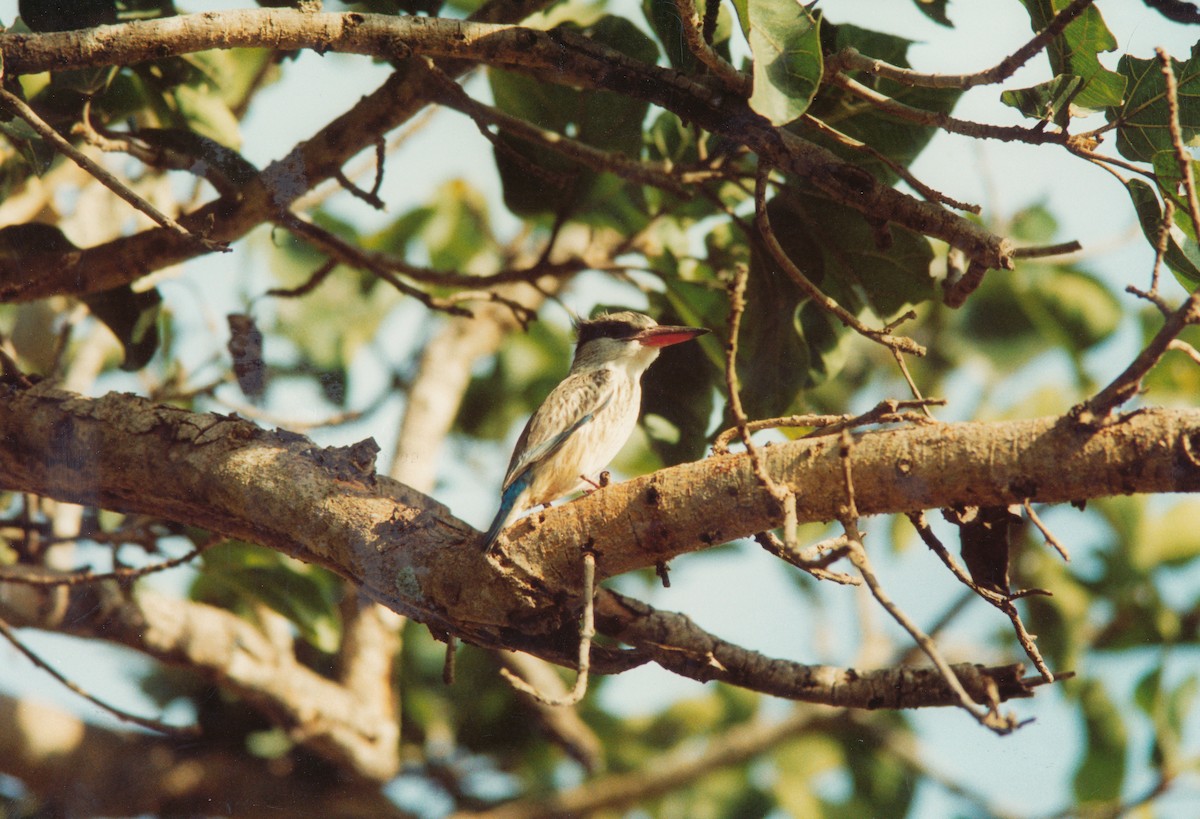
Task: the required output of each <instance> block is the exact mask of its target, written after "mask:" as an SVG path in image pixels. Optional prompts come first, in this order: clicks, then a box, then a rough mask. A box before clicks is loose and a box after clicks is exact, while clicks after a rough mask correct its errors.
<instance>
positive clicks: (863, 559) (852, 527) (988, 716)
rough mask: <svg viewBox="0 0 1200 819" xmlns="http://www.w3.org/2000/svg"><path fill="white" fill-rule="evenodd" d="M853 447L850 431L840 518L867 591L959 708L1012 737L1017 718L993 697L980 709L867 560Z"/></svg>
mask: <svg viewBox="0 0 1200 819" xmlns="http://www.w3.org/2000/svg"><path fill="white" fill-rule="evenodd" d="M853 447H854V439H853V438H852V437H851V435H850V431H849V430H842V438H841V450H840V454H841V459H842V480H843V481H844V482H845V486H846V504H845V507H844V508H843V510H842V511H843V513H842V514H841V515H839V522H840V523H841V524H842V528H843V529H845V531H846V539H847V543H848V544H849V547H850V554H849V557H850V562H851V563H853V564H854V567H855V568H856V569H858V572H859V574H861V575H862V578H863V581H864V582H865V583H866V584H867V588H869V589H870V590H871V595H872V596H873V597H874V598H875V600H876V601H877V602H878V603H879V605H880V606H882V607H883V609H884V611H886V612H887V613H888V614H889V615H891V617H892V619H893V620H895V621H896V622H897V623H899V624H900V627H901V628H903V629H904V630H905V631H907V632H908V634H909V636H910V637H912V639H913V642H915V643H916V644H917V645H918V646H920V647H921V650H922V651H924V652H925V656H927V657H929V659H930V661H931V662H932V663H933V665H934V667H935V668H937V670H938V672H939V673H940V674H941V675H942V678H943V679H944V680H945V681H946V685H947V686H948V687H949V688H950V690H951V691H952V692H953V693H954V695H955V697H957V699H958V705H959V706H960V707H961V708H962V709H963V710H965V711H966V712H967V713H969V714H970V715H971V716H973V717H975V719H976V720H977V721H978V722H979V724H980V725H983V726H984V727H986V728H990V729H991V730H992V731H995V732H996V733H998V734H1008V733H1011V732H1012V731H1013V730H1014V729H1015V728H1017V727H1018V723H1017V720H1016V718H1015V717H1014V716H1012V715H1011V714H1010V715H1003V714H1001V713H1000V711H999V700H998V699H997V698H994V697H993V698H992V701H991V702H989V703H988V704H987V705H986V706H980V705H979V704H977V703H976V702H975V701H974V700H973V699H971V696H970V695H969V694H968V693H967V691H966V689H965V688H963V686H962V682H961V681H959V679H958V675H957V674H955V673H954V669H953V668H951V667H950V664H949V663H947V662H946V661H945V659H943V658H942V654H941V652H940V651H939V650H938V647H937V645H936V644H935V643H934V642H933V640H932V639H931V638H930V637H929V636H928V635H927V634H925V632H923V631H921V628H920V626H918V625H917V624H916V623H915V622H914V621H913V620H912V619H911V618H910V617H909V616H908V615H907V614H905V613H904V611H903V610H902V609H901V608H900V607H899V606H897V605H896V603H895V602H894V601H893V600H892V599H891V597H889V596H888V594H887V592H885V591H884V589H883V586H882V584H881V583H880V582H879V578H878V577H877V576H876V575H875V570H874V569H873V568H872V566H871V560H870V558H869V557H868V556H867V550H866V547H864V546H863V542H862V534H861V533H860V532H859V530H858V517H859V516H858V502H857V500H855V495H854V473H853V470H852V468H851V464H850V456H851V453H852V451H853Z"/></svg>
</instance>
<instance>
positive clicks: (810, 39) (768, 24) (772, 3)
mask: <svg viewBox="0 0 1200 819" xmlns="http://www.w3.org/2000/svg"><path fill="white" fill-rule="evenodd" d="M747 14H748V22H749V26H750V51H751V53H753V55H754V93H753V94H752V95H751V96H750V107H751V108H753V109H754V110H755V111H757V112H758V113H760V114H762V115H763V116H764V117H766V118H767V119H769V120H770V121H771V124H773V125H786V124H787V123H789V122H791V121H792V120H794V119H796V118H798V117H799V116H800V115H801V114H803V113H804V112H805V111H806V110H808V106H809V104H810V103H811V102H812V99H813V96H814V95H815V94H816V93H817V88H818V87H820V84H821V75H822V73H823V72H824V68H825V65H824V59H823V57H822V54H821V32H820V25H819V22H818V21H817V19H816V18H814V17H813V16H812V15H811V14H809V13H808V9H806V8H805V7H804V6H803V5H801V4H800V3H798V2H796V0H749V4H748V8H747Z"/></svg>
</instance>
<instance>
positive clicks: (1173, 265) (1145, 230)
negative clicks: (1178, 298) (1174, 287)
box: [1125, 178, 1200, 290]
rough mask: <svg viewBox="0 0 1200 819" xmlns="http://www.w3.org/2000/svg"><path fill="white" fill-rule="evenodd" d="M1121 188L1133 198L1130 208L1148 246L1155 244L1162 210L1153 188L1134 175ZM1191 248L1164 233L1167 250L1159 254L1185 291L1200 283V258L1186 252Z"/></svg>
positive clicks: (1191, 248)
mask: <svg viewBox="0 0 1200 819" xmlns="http://www.w3.org/2000/svg"><path fill="white" fill-rule="evenodd" d="M1125 190H1127V191H1128V192H1129V198H1130V199H1131V200H1133V209H1134V211H1135V212H1136V213H1137V218H1138V224H1139V225H1141V227H1142V234H1143V235H1144V236H1145V237H1146V241H1147V242H1149V243H1150V245H1151V247H1155V246H1157V244H1158V232H1159V230H1160V228H1161V225H1162V218H1163V211H1162V206H1161V205H1160V204H1159V201H1158V196H1157V194H1155V192H1154V188H1153V187H1151V186H1150V185H1149V184H1148V183H1146V182H1143V181H1142V180H1141V179H1136V178H1134V179H1130V180H1129V181H1127V182H1126V183H1125ZM1194 248H1195V245H1191V244H1187V243H1185V244H1184V245H1183V246H1180V244H1179V243H1178V242H1176V241H1175V237H1174V236H1168V237H1167V252H1166V253H1165V254H1163V262H1164V263H1166V265H1167V267H1168V268H1170V270H1171V272H1172V273H1174V274H1175V276H1176V278H1178V279H1179V281H1180V284H1182V285H1183V286H1184V287H1186V288H1187V289H1188V290H1191V289H1192V288H1194V287H1195V286H1196V285H1197V284H1200V258H1195V257H1193V255H1192V254H1191V253H1189V252H1188V251H1189V250H1192V251H1193V252H1194Z"/></svg>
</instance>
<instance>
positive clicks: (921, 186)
mask: <svg viewBox="0 0 1200 819" xmlns="http://www.w3.org/2000/svg"><path fill="white" fill-rule="evenodd" d="M801 121H802V122H803V123H804V124H805V125H809V126H812V127H813V128H816V129H817V130H818V131H821V132H822V133H825V134H828V135H829V136H830V137H832V138H833V139H836V140H837V141H838V142H840V143H841V144H843V145H845V146H846V147H848V148H853V149H854V150H856V151H861V152H863V153H865V154H867V155H868V156H870V157H871V158H873V159H875V160H876V161H878V162H882V163H883V164H884V165H886V166H887V167H888V168H889V169H890V170H891V171H892V173H894V174H896V176H898V177H900V178H901V179H903V180H904V181H905V182H907V183H908V184H909V185H910V186H911V187H912V189H913V190H915V191H916V192H917V193H919V194H921V195H922V196H924V197H925V198H926V199H928V200H929V201H930V202H938V203H940V204H943V205H945V206H947V207H950V208H957V209H958V210H962V211H966V212H967V213H974V214H976V215H978V214H979V213H980V212H981V211H982V210H983V209H982V208H981V207H980V206H979V205H973V204H971V203H970V202H960V201H959V200H957V199H954V198H952V197H950V196H948V195H947V194H944V193H942V192H941V191H939V190H936V189H934V188H931V187H929V186H928V185H926V184H925V183H924V182H922V181H921V180H920V179H918V178H917V177H916V175H914V174H913V172H912V171H910V170H909V169H908V168H906V167H904V166H903V165H901V164H900V163H899V162H897V161H896V160H894V159H892V158H891V157H890V156H888V155H887V154H885V153H883V152H882V151H878V150H876V149H875V148H874V147H872V146H871V145H868V144H867V143H865V142H860V141H859V140H857V139H855V138H854V137H852V136H850V135H848V134H843V133H842V132H841V131H839V130H838V129H836V128H834V127H832V126H831V125H828V124H827V123H825V122H822V121H821V120H819V119H817V118H816V117H814V116H813V115H812V114H805V115H804V116H803V117H801Z"/></svg>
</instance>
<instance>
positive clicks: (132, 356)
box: [81, 284, 162, 371]
mask: <svg viewBox="0 0 1200 819" xmlns="http://www.w3.org/2000/svg"><path fill="white" fill-rule="evenodd" d="M81 300H82V301H83V303H84V304H86V305H87V306H88V310H90V311H91V312H92V315H93V316H95V317H96V318H98V319H99V320H100V321H102V322H104V324H105V325H107V327H108V329H110V330H112V332H113V335H115V336H116V337H117V341H119V342H121V346H122V347H124V348H125V359H124V360H123V361H122V362H121V369H122V370H127V371H134V370H140V369H141V368H142V367H145V366H146V365H147V364H149V363H150V359H151V358H153V357H154V352H155V350H157V349H158V318H159V314H160V313H161V311H162V296H160V295H159V293H158V290H156V289H155V288H150V289H149V290H142V291H140V292H139V291H136V290H134V289H133V288H132V287H130V286H129V285H127V284H126V285H122V286H121V287H114V288H113V289H111V290H105V291H103V292H100V293H93V294H92V295H90V296H83V297H82V299H81Z"/></svg>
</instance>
